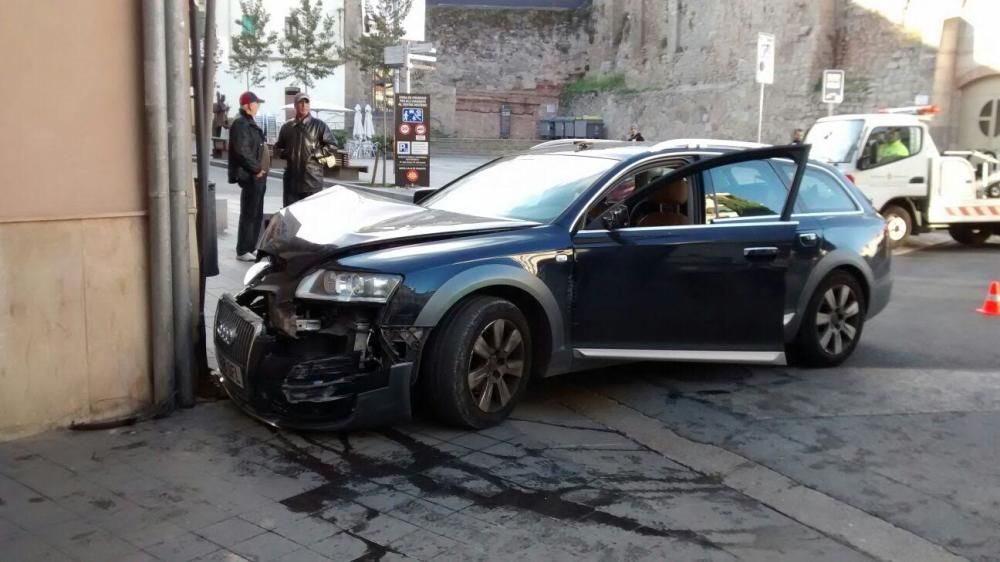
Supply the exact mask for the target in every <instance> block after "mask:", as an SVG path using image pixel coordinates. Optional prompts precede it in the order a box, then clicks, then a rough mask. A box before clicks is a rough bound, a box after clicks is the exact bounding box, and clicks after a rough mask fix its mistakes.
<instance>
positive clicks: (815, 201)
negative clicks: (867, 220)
mask: <svg viewBox="0 0 1000 562" xmlns="http://www.w3.org/2000/svg"><path fill="white" fill-rule="evenodd" d="M775 165H776V166H777V167H778V169H779V170H781V173H782V175H784V177H785V179H786V180H788V183H789V184H790V183H791V182H792V178H794V177H795V165H794V164H792V163H790V162H775ZM857 210H858V206H857V204H856V203H855V202H854V199H852V198H851V196H850V195H848V194H847V192H846V191H844V186H843V185H841V183H840V181H838V180H837V179H836V178H834V177H833V176H832V175H830V174H828V173H826V172H824V171H822V170H819V169H817V168H814V167H812V166H810V167H807V168H806V171H805V173H804V174H802V182H801V183H799V193H798V196H797V197H796V198H795V207H794V212H795V213H844V212H850V211H857Z"/></svg>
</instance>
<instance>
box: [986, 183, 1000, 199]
mask: <svg viewBox="0 0 1000 562" xmlns="http://www.w3.org/2000/svg"><path fill="white" fill-rule="evenodd" d="M986 196H987V197H990V198H993V199H998V198H1000V182H997V183H994V184H991V185H989V186H987V187H986Z"/></svg>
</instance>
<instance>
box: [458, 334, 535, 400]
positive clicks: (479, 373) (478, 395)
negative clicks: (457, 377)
mask: <svg viewBox="0 0 1000 562" xmlns="http://www.w3.org/2000/svg"><path fill="white" fill-rule="evenodd" d="M522 376H524V338H523V336H522V335H521V331H520V330H518V328H517V326H516V325H515V324H514V323H513V322H511V321H509V320H504V319H498V320H494V321H493V322H491V323H489V324H488V325H487V326H486V327H485V328H484V329H483V331H482V333H480V334H479V337H478V338H476V341H475V344H473V347H472V354H471V358H470V359H469V375H468V381H469V392H471V393H472V400H473V401H474V402H475V403H476V405H477V406H478V407H479V409H480V410H482V411H484V412H496V411H497V410H500V409H502V408H503V407H504V406H506V405H507V404H508V403H509V402H510V400H511V397H512V396H513V392H514V390H515V389H516V388H517V386H518V384H519V381H520V378H521V377H522Z"/></svg>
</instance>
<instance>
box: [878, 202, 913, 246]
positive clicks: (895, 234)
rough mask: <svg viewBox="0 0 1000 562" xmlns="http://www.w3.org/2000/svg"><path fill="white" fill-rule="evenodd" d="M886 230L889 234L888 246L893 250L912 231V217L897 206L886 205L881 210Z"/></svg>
mask: <svg viewBox="0 0 1000 562" xmlns="http://www.w3.org/2000/svg"><path fill="white" fill-rule="evenodd" d="M882 216H883V217H885V222H886V229H887V230H888V232H889V245H890V246H891V247H893V248H896V247H898V246H901V245H902V244H903V242H906V239H907V238H909V237H910V233H911V232H912V231H913V217H912V216H910V212H909V211H907V210H906V209H904V208H903V207H900V206H899V205H888V206H886V208H884V209H882Z"/></svg>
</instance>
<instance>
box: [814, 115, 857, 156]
mask: <svg viewBox="0 0 1000 562" xmlns="http://www.w3.org/2000/svg"><path fill="white" fill-rule="evenodd" d="M863 126H864V121H862V120H861V119H850V120H846V121H823V122H819V123H816V124H815V125H813V127H812V128H811V129H809V134H808V135H806V142H807V143H808V144H811V145H812V150H811V151H810V153H809V157H810V158H813V159H815V160H820V161H823V162H831V163H834V164H843V163H846V162H852V161H853V160H854V151H855V150H856V149H857V146H858V138H859V137H860V136H861V129H862V127H863Z"/></svg>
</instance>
